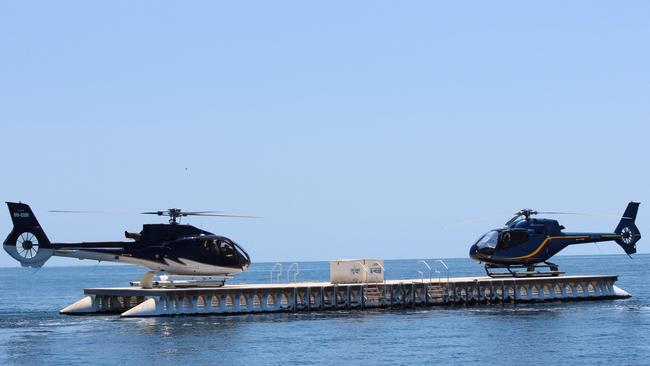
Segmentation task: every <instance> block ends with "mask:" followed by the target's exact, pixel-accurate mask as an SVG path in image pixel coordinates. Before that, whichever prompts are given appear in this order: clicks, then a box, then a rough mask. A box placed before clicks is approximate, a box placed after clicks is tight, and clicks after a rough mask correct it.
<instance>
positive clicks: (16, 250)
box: [3, 202, 54, 268]
mask: <svg viewBox="0 0 650 366" xmlns="http://www.w3.org/2000/svg"><path fill="white" fill-rule="evenodd" d="M7 206H8V207H9V214H10V215H11V220H12V221H13V224H14V227H13V230H12V231H11V233H9V236H7V239H5V241H4V243H3V247H4V250H5V251H6V252H7V253H9V255H10V256H12V257H13V258H14V259H15V260H17V261H18V262H20V264H21V265H22V266H23V267H34V268H39V267H41V266H43V264H44V263H45V262H46V261H47V260H48V259H49V258H50V257H51V256H52V254H53V252H54V251H53V250H52V245H51V244H50V240H49V239H48V238H47V235H45V232H44V231H43V229H42V228H41V225H40V224H39V223H38V220H36V216H34V213H33V212H32V210H31V208H29V206H28V205H26V204H24V203H15V202H7Z"/></svg>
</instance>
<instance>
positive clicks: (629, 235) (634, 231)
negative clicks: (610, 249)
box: [614, 202, 641, 255]
mask: <svg viewBox="0 0 650 366" xmlns="http://www.w3.org/2000/svg"><path fill="white" fill-rule="evenodd" d="M638 211H639V203H638V202H630V203H629V204H628V205H627V208H626V209H625V213H623V217H622V218H621V221H620V222H619V223H618V226H617V227H616V230H614V233H616V235H620V237H619V238H617V239H616V243H617V244H618V245H620V246H621V248H623V250H625V253H627V254H628V255H630V254H633V253H636V242H638V241H639V240H640V239H641V232H640V231H639V228H637V227H636V224H635V223H634V221H635V220H636V214H637V212H638Z"/></svg>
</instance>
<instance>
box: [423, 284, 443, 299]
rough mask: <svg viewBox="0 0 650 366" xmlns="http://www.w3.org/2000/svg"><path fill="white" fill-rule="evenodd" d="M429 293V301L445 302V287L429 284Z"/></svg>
mask: <svg viewBox="0 0 650 366" xmlns="http://www.w3.org/2000/svg"><path fill="white" fill-rule="evenodd" d="M427 295H428V296H429V303H432V304H443V303H444V302H445V289H444V288H443V287H442V286H441V285H439V284H435V283H431V284H429V286H427Z"/></svg>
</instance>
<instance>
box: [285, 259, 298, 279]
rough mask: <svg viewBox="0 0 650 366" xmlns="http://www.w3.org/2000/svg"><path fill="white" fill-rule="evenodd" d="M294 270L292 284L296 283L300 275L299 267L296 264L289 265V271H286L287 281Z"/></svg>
mask: <svg viewBox="0 0 650 366" xmlns="http://www.w3.org/2000/svg"><path fill="white" fill-rule="evenodd" d="M292 269H295V273H294V274H293V282H297V281H298V274H299V273H300V265H299V264H298V263H291V265H290V266H289V269H287V281H289V280H290V279H291V277H290V276H291V270H292Z"/></svg>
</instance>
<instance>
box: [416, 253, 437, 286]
mask: <svg viewBox="0 0 650 366" xmlns="http://www.w3.org/2000/svg"><path fill="white" fill-rule="evenodd" d="M423 266H424V267H426V269H427V270H428V271H429V282H431V277H432V276H433V273H432V271H431V266H430V265H429V263H427V261H425V260H424V259H422V260H419V261H418V264H417V265H416V267H415V270H416V271H417V272H418V273H419V274H420V280H422V282H424V268H423Z"/></svg>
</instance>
